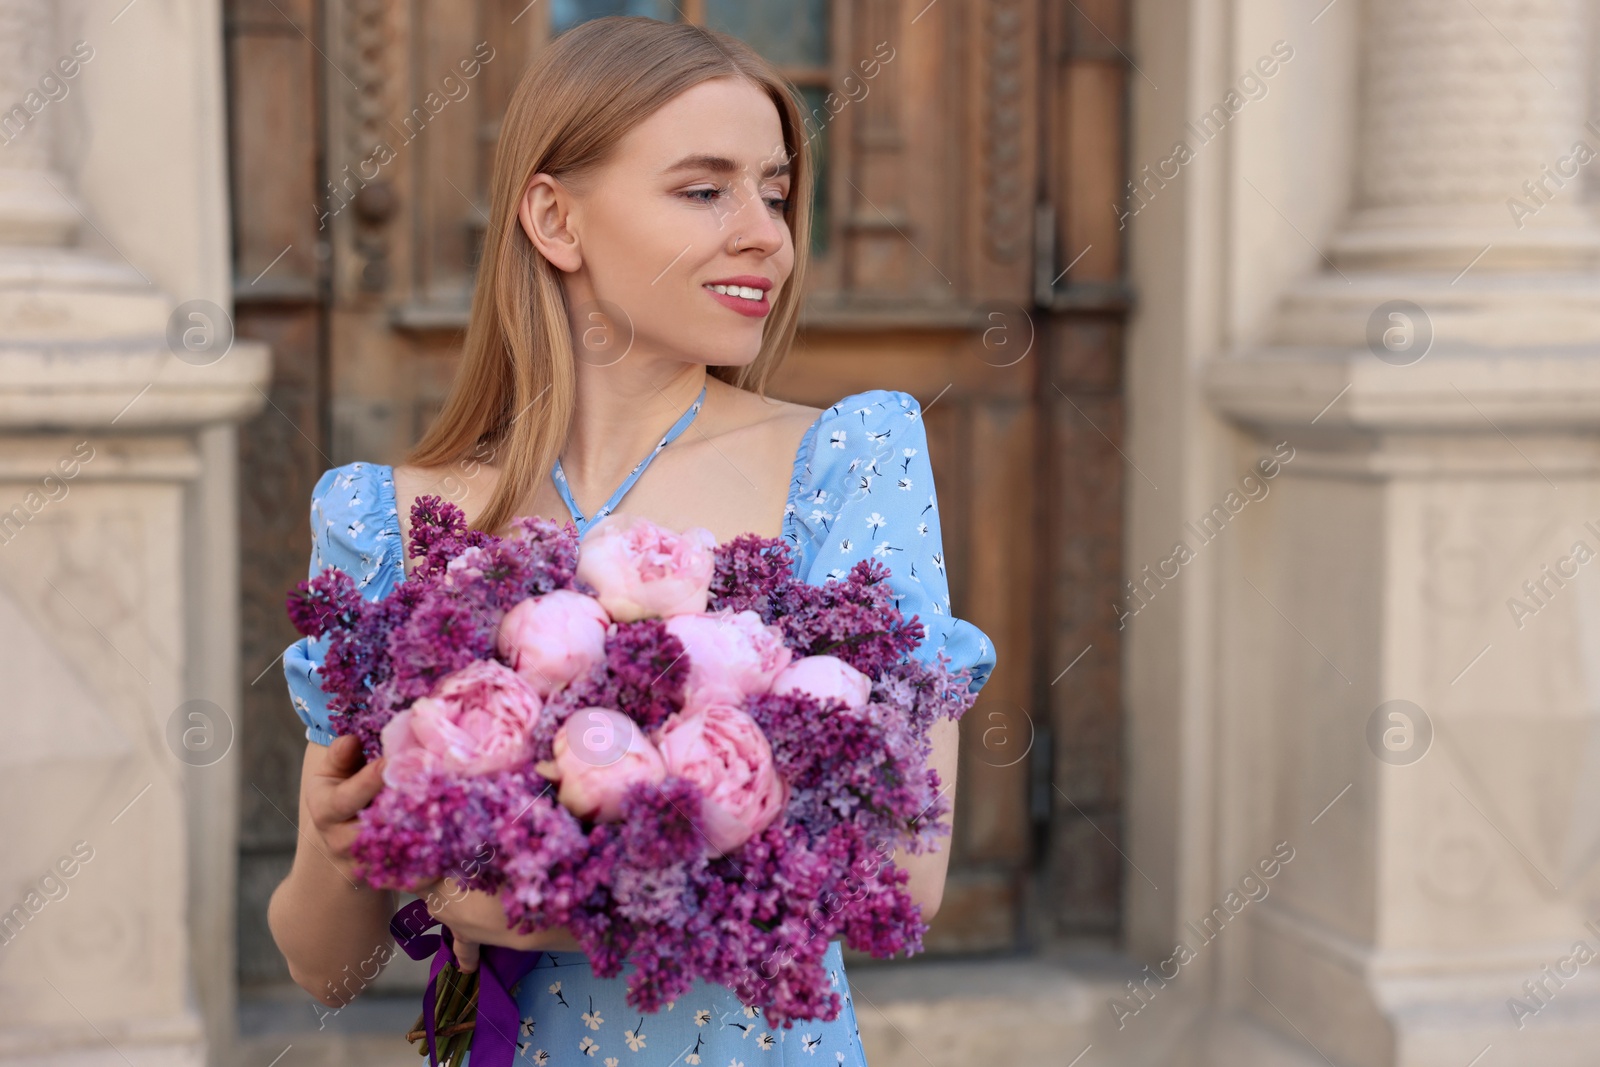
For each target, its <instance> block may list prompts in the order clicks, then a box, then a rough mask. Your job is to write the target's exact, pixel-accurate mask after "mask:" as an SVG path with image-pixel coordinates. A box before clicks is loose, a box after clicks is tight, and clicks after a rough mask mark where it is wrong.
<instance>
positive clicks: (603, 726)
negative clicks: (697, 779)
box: [534, 708, 667, 822]
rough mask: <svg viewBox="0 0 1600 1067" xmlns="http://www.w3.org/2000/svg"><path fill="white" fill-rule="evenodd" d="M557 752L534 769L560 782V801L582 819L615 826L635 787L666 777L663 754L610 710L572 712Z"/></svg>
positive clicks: (633, 725)
mask: <svg viewBox="0 0 1600 1067" xmlns="http://www.w3.org/2000/svg"><path fill="white" fill-rule="evenodd" d="M554 752H555V758H554V759H553V760H544V761H540V762H539V763H537V764H535V765H534V770H536V771H538V772H539V773H540V774H542V775H544V776H545V777H546V778H548V779H550V780H551V781H552V782H560V783H561V789H560V791H559V792H558V793H557V794H556V799H557V800H559V801H560V802H561V804H562V806H563V807H565V808H566V809H567V810H568V811H570V812H572V814H574V815H576V816H577V817H578V818H580V819H594V820H596V821H598V822H616V821H617V820H618V819H620V818H622V799H623V797H625V796H626V795H627V793H628V789H629V788H630V787H631V786H632V785H633V784H634V783H635V782H659V781H661V780H662V779H663V778H665V777H666V776H667V769H666V766H665V765H664V764H663V763H662V761H661V753H660V752H658V751H656V746H655V745H653V744H651V743H650V739H649V738H648V737H646V736H645V735H644V731H643V730H641V729H639V726H638V724H637V723H635V722H634V721H633V720H632V719H630V718H628V717H627V716H626V715H624V714H622V713H621V712H618V711H612V710H611V709H610V708H581V709H579V710H578V711H575V712H573V713H572V715H571V716H570V717H568V719H567V721H566V722H564V723H562V724H561V729H560V730H559V731H558V732H557V733H556V737H555V744H554Z"/></svg>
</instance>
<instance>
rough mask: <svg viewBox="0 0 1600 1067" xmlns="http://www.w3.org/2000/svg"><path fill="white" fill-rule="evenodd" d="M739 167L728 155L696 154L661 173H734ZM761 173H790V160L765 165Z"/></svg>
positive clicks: (765, 175) (774, 176)
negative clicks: (685, 171) (697, 171)
mask: <svg viewBox="0 0 1600 1067" xmlns="http://www.w3.org/2000/svg"><path fill="white" fill-rule="evenodd" d="M739 169H740V167H739V164H737V163H735V162H734V161H733V160H731V159H729V158H728V157H727V156H712V155H694V156H684V157H683V158H682V159H680V160H678V162H676V163H674V164H672V166H670V167H668V168H666V169H665V170H663V171H662V172H661V173H662V174H663V175H667V174H676V173H678V172H679V171H684V170H709V171H711V172H712V173H713V174H733V173H736V172H737V171H738V170H739ZM761 173H762V176H763V177H767V178H776V177H779V176H780V175H784V174H788V173H789V161H788V160H784V161H782V162H781V163H778V164H775V165H767V166H763V167H762V168H761Z"/></svg>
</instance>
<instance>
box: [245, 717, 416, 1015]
mask: <svg viewBox="0 0 1600 1067" xmlns="http://www.w3.org/2000/svg"><path fill="white" fill-rule="evenodd" d="M381 773H382V761H381V760H379V761H375V762H373V763H368V764H365V765H363V763H362V759H361V745H360V743H359V742H358V741H357V740H356V739H355V738H354V737H339V738H336V739H335V740H334V742H333V744H332V745H331V746H326V747H325V746H323V745H319V744H316V743H314V742H308V743H307V744H306V755H305V760H304V762H303V763H302V764H301V766H300V823H299V838H298V843H297V844H296V846H295V853H294V865H293V866H292V867H291V868H290V870H289V875H288V877H287V878H285V879H284V880H283V881H282V882H281V883H280V884H279V885H278V888H277V889H276V890H274V891H273V893H272V900H271V902H270V903H269V904H268V905H267V925H268V927H269V928H270V929H271V930H272V938H273V940H274V941H276V942H277V944H278V951H280V952H282V953H283V958H284V959H285V960H287V961H288V964H289V976H290V977H291V978H293V979H294V981H295V984H296V985H298V986H300V988H302V989H304V990H305V991H306V992H308V993H310V994H311V995H312V996H314V997H316V998H317V999H318V1000H320V1001H321V1002H322V1003H324V1004H326V1005H328V1006H329V1007H332V1008H338V1007H343V1006H344V1005H345V1004H348V1003H349V1002H350V1001H351V1000H353V999H355V997H356V996H357V995H358V994H359V993H360V992H361V991H362V990H363V989H365V988H366V987H367V985H368V984H369V983H370V982H371V981H372V980H373V979H374V978H376V977H377V976H378V972H379V971H381V970H383V966H384V964H386V963H388V962H389V959H390V958H391V957H392V956H393V954H394V948H393V939H392V938H391V937H390V936H389V916H390V914H391V913H393V911H394V909H395V894H394V893H393V892H392V891H389V890H383V889H373V888H371V887H370V886H368V885H366V884H365V883H363V882H359V881H357V880H356V879H355V878H354V876H353V875H352V874H351V861H350V842H351V841H352V840H354V838H355V834H356V830H357V827H358V824H357V822H356V816H357V815H358V814H359V813H360V811H361V809H362V808H364V807H366V806H367V804H368V803H369V802H370V801H371V800H372V798H373V797H374V796H376V795H377V792H378V790H379V789H381V788H383V779H382V777H381Z"/></svg>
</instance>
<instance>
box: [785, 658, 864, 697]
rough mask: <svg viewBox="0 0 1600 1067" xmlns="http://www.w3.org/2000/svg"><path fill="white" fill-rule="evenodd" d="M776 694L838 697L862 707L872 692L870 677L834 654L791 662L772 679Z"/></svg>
mask: <svg viewBox="0 0 1600 1067" xmlns="http://www.w3.org/2000/svg"><path fill="white" fill-rule="evenodd" d="M772 692H774V693H777V694H785V693H804V694H805V695H807V696H810V697H814V698H815V699H817V700H819V701H828V700H837V701H839V702H840V703H842V704H843V705H844V706H845V707H847V708H851V709H859V708H863V707H865V706H866V704H867V699H868V698H869V697H870V696H871V695H872V679H871V678H868V677H867V676H866V675H865V674H862V673H861V672H860V671H858V670H856V669H855V668H854V667H852V666H850V664H848V663H846V662H845V661H844V660H842V659H838V658H836V657H834V656H804V657H802V658H800V659H797V660H795V661H794V662H793V663H790V664H789V665H788V666H787V667H785V668H784V669H783V670H781V671H779V672H778V676H777V677H776V678H774V679H773V681H772Z"/></svg>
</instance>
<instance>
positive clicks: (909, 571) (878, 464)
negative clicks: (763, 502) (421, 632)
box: [284, 389, 995, 1067]
mask: <svg viewBox="0 0 1600 1067" xmlns="http://www.w3.org/2000/svg"><path fill="white" fill-rule="evenodd" d="M697 409H698V404H697V405H696V410H697ZM686 415H687V417H688V418H692V415H693V413H692V412H690V413H686ZM921 416H922V410H921V408H920V407H919V406H918V404H917V401H916V399H915V398H914V397H912V396H911V395H910V394H908V393H903V392H898V391H894V390H886V389H874V390H871V391H868V392H865V393H855V394H852V395H851V396H847V397H845V398H844V399H843V400H840V401H839V402H838V403H837V404H835V405H833V406H832V407H831V408H829V409H827V410H826V411H824V412H823V413H822V414H821V415H820V416H818V417H817V419H816V421H815V422H813V423H812V424H811V426H810V427H809V428H808V429H807V430H806V434H805V436H804V437H803V438H802V439H801V441H800V448H799V450H798V451H797V452H796V454H795V459H794V470H793V475H792V478H791V481H790V486H789V498H788V502H787V503H786V505H785V507H784V514H783V538H784V540H785V541H786V542H788V544H789V545H790V547H791V549H792V554H793V556H794V559H795V567H796V573H797V574H798V575H800V576H801V577H802V578H804V579H805V580H806V581H808V582H812V583H822V582H826V581H827V580H828V579H830V578H842V577H844V576H845V575H846V574H847V573H848V572H849V570H850V567H851V566H852V565H854V564H855V563H856V561H858V560H862V559H866V558H868V557H874V558H876V559H878V560H880V561H882V562H883V563H884V564H885V565H886V566H887V567H889V569H890V578H889V582H890V585H891V586H892V587H893V589H894V591H895V593H896V601H897V605H898V607H899V609H900V611H901V612H902V613H903V614H904V615H905V616H906V617H907V618H910V617H911V616H912V615H916V616H918V617H919V618H920V619H921V620H922V623H923V625H924V627H925V628H926V631H927V637H926V640H925V641H924V642H923V645H922V647H921V648H920V649H919V650H918V655H919V656H922V657H923V658H924V659H928V660H931V659H932V658H933V657H934V656H935V655H936V653H937V652H938V651H939V650H940V649H943V650H944V652H945V653H946V654H947V655H948V656H949V658H950V666H951V668H952V669H959V668H961V667H969V668H971V670H972V678H973V681H972V686H973V689H974V690H976V689H977V688H979V687H981V686H982V685H983V683H984V682H986V681H987V680H988V678H989V673H990V671H991V670H992V669H993V668H994V664H995V653H994V649H993V648H992V647H991V645H990V643H989V639H988V637H987V636H986V635H985V634H984V633H983V631H982V630H980V629H978V627H976V626H974V625H973V624H972V623H970V622H967V621H966V620H964V619H960V618H957V617H956V616H955V615H953V614H952V613H951V606H950V586H949V578H948V576H947V574H946V572H945V561H944V549H943V544H942V541H941V537H940V527H939V508H938V503H937V499H936V495H935V493H934V487H933V468H932V467H931V466H930V464H929V462H928V443H927V436H926V433H925V432H924V429H923V424H922V417H921ZM686 424H687V419H685V420H680V424H679V425H678V426H676V427H675V428H674V429H675V430H679V431H681V429H682V428H683V426H684V425H686ZM674 436H675V434H674ZM660 447H661V446H657V449H656V452H659V451H660ZM656 452H652V453H651V455H652V456H654V455H655V454H656ZM646 462H648V458H647V460H646ZM642 467H643V464H641V465H640V468H642ZM640 468H636V469H635V471H634V472H632V474H631V475H630V480H629V481H628V482H625V483H624V485H623V486H622V487H621V489H619V492H618V494H614V495H613V499H612V501H611V502H610V503H609V504H608V506H607V507H608V508H611V507H615V502H616V500H617V499H618V498H619V497H620V494H621V493H622V492H625V491H626V489H627V487H628V486H630V485H631V484H632V482H633V480H634V479H635V478H636V477H637V475H638V473H639V472H640ZM393 473H394V472H393V468H391V467H386V466H381V465H379V464H373V463H350V464H346V465H345V466H343V467H335V468H333V469H332V470H329V471H327V472H326V473H324V474H323V475H322V477H321V478H320V479H319V480H318V481H317V485H316V489H315V490H314V491H313V493H312V496H311V540H312V548H311V568H310V573H311V574H312V575H315V574H318V573H320V572H321V570H322V569H323V568H324V567H326V566H330V565H331V566H335V567H338V568H339V569H341V570H343V571H345V572H346V573H347V574H349V575H350V576H351V577H352V578H354V579H355V581H356V584H357V586H358V587H359V588H360V589H361V591H362V593H363V595H365V596H367V597H370V598H373V599H377V598H379V597H382V596H384V595H385V594H386V593H388V592H389V591H390V590H391V589H393V588H394V587H395V586H396V585H397V584H399V583H400V582H402V581H404V580H405V571H404V567H403V563H402V557H401V551H402V548H401V537H400V516H399V512H398V510H397V508H396V503H395V495H394V477H393ZM563 495H564V496H565V494H563ZM604 510H606V509H601V511H597V513H596V515H595V518H598V517H599V516H600V514H601V513H602V511H604ZM326 648H327V644H326V640H325V639H322V640H312V639H311V638H301V639H300V640H299V641H296V642H295V643H294V644H292V645H290V646H289V648H288V650H287V651H286V652H285V653H284V671H285V674H286V675H287V678H288V682H289V694H290V698H291V699H292V701H293V703H294V709H295V712H296V713H297V714H298V715H299V716H300V719H301V721H302V722H304V723H305V725H306V737H307V739H308V740H311V741H314V742H316V743H318V744H323V745H326V744H329V743H331V742H332V740H333V737H334V735H333V733H332V731H331V730H330V729H329V724H328V711H327V700H328V697H327V694H326V693H324V692H322V689H321V682H320V679H319V678H318V676H317V664H318V663H320V662H321V659H322V656H323V654H324V653H325V652H326ZM822 962H823V966H824V967H826V968H827V971H828V974H829V977H830V979H831V980H832V981H833V983H834V987H835V988H836V989H837V990H838V993H839V996H840V999H841V1001H842V1002H843V1008H842V1010H841V1011H840V1012H839V1016H838V1018H837V1019H835V1020H834V1021H832V1022H828V1023H821V1022H803V1021H798V1020H797V1021H796V1022H795V1024H794V1026H793V1027H792V1028H790V1029H787V1030H785V1029H783V1028H782V1027H778V1028H773V1027H770V1026H768V1025H767V1024H766V1020H765V1018H764V1016H763V1015H762V1014H761V1012H760V1010H759V1009H757V1008H753V1007H749V1006H747V1005H745V1004H743V1003H741V1002H740V1001H739V998H738V997H737V996H735V995H734V993H733V992H732V991H731V990H729V989H726V988H724V987H722V986H713V985H708V984H707V983H705V982H701V981H696V982H695V984H694V986H693V988H692V989H691V990H690V991H689V992H688V993H686V994H685V995H684V996H682V997H680V998H678V999H677V1000H676V1001H674V1002H672V1004H671V1005H669V1006H668V1007H666V1008H664V1009H662V1010H661V1011H660V1012H657V1013H655V1014H654V1015H641V1014H640V1013H639V1012H637V1011H635V1010H634V1009H632V1008H630V1007H628V1005H627V1003H626V1002H625V1000H624V994H625V992H626V976H627V974H629V973H630V972H631V970H632V964H631V963H630V964H628V965H626V966H625V968H624V971H623V974H622V975H620V976H618V977H616V978H611V979H601V978H596V977H595V976H594V972H593V971H592V970H591V969H590V967H589V960H588V957H587V956H585V955H583V954H581V953H576V952H554V953H545V954H544V955H543V956H541V957H540V959H539V962H538V964H537V965H536V966H535V968H534V970H532V971H531V972H529V973H528V975H527V976H526V977H525V978H523V980H522V981H521V983H520V984H519V986H518V987H517V990H516V999H517V1006H518V1008H519V1010H520V1011H521V1012H522V1018H523V1022H522V1033H521V1035H520V1040H519V1047H520V1048H521V1056H520V1058H519V1061H518V1062H528V1063H534V1064H542V1065H549V1064H554V1065H557V1067H564V1065H567V1064H574V1063H585V1062H589V1060H591V1059H592V1061H593V1062H594V1063H595V1064H596V1065H604V1067H676V1065H677V1064H680V1063H681V1064H687V1065H690V1067H757V1065H780V1064H781V1065H785V1067H788V1065H797V1064H805V1065H808V1067H812V1065H835V1064H847V1065H851V1067H864V1065H865V1063H866V1056H865V1054H864V1053H863V1051H862V1048H861V1036H860V1032H859V1030H858V1029H857V1026H856V1014H855V1004H854V1002H853V999H852V997H851V995H850V984H849V981H848V980H847V979H846V977H845V972H844V960H843V957H842V955H841V953H840V943H839V942H838V941H832V942H830V943H829V945H828V949H827V952H826V954H825V955H824V956H823V960H822Z"/></svg>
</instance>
